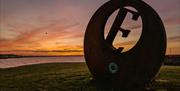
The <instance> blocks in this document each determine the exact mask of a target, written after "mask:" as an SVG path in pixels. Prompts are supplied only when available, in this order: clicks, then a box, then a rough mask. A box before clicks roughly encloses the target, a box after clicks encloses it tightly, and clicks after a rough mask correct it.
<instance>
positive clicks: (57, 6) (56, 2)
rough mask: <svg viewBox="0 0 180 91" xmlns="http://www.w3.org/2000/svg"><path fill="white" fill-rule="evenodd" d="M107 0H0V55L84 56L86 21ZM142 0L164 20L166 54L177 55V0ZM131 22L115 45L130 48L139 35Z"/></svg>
mask: <svg viewBox="0 0 180 91" xmlns="http://www.w3.org/2000/svg"><path fill="white" fill-rule="evenodd" d="M107 1H109V0H0V54H18V55H83V39H84V33H85V30H86V27H87V24H88V22H89V20H90V18H91V17H92V15H93V14H94V13H95V11H96V10H97V9H98V8H99V7H100V6H102V5H103V4H104V3H105V2H107ZM144 1H145V2H146V3H148V4H149V5H150V6H152V7H153V8H154V9H155V10H156V11H157V12H158V14H159V15H160V17H161V18H162V20H163V22H164V25H165V28H166V33H167V38H168V41H167V43H168V45H167V46H168V48H167V52H166V54H180V0H144ZM128 17H130V16H128ZM140 21H141V20H138V21H137V22H140ZM110 23H111V22H110ZM110 23H108V24H107V26H110V25H111V24H110ZM133 24H135V23H133V22H126V23H125V27H126V28H128V29H130V30H134V32H132V34H131V36H130V35H129V36H130V37H129V38H128V39H126V40H123V39H119V41H120V42H119V43H118V42H117V41H116V44H115V45H121V46H126V47H128V48H129V46H131V45H132V44H134V40H133V39H136V38H138V36H139V33H140V32H139V31H137V30H140V29H141V27H137V26H138V25H137V24H140V23H137V24H136V25H133ZM135 30H136V31H135Z"/></svg>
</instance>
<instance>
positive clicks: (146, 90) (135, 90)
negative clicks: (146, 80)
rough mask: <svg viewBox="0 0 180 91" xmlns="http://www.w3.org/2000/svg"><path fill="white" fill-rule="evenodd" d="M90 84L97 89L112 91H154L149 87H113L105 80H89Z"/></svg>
mask: <svg viewBox="0 0 180 91" xmlns="http://www.w3.org/2000/svg"><path fill="white" fill-rule="evenodd" d="M91 83H92V84H94V85H96V86H97V87H101V88H102V89H103V88H104V89H106V88H109V89H111V90H112V91H155V90H154V89H153V88H151V87H150V86H126V87H124V86H118V84H116V86H115V85H113V84H112V83H111V82H109V81H106V80H97V79H94V78H91Z"/></svg>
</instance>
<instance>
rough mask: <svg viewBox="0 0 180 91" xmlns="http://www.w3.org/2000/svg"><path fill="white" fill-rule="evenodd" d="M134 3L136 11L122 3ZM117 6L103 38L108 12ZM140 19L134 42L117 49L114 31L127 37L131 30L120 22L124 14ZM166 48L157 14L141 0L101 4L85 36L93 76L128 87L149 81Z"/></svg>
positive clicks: (162, 28) (158, 65)
mask: <svg viewBox="0 0 180 91" xmlns="http://www.w3.org/2000/svg"><path fill="white" fill-rule="evenodd" d="M126 6H128V7H133V8H135V9H136V10H137V12H135V11H132V10H128V9H126V8H124V7H126ZM117 9H120V10H119V12H118V15H117V16H116V19H115V21H114V23H113V25H112V27H111V29H110V32H109V34H108V36H107V38H104V29H105V25H106V22H107V20H108V18H109V17H110V15H111V14H112V13H113V12H115V11H116V10H117ZM127 12H129V13H131V14H132V15H133V17H132V19H133V20H137V19H138V18H139V17H141V19H142V25H143V26H142V34H141V37H140V39H139V40H138V42H137V43H136V45H135V46H134V47H133V48H132V49H130V50H128V51H126V52H121V51H122V49H123V48H118V49H116V48H115V47H114V46H113V45H112V42H113V40H114V38H115V36H116V34H117V32H118V31H119V32H122V37H128V34H129V33H130V30H126V29H123V28H122V27H121V24H122V23H123V20H124V18H125V16H126V14H127ZM165 51H166V34H165V29H164V26H163V23H162V21H161V19H160V17H159V16H158V14H157V13H156V12H155V11H154V10H153V9H152V8H151V7H150V6H149V5H147V4H146V3H144V2H143V1H141V0H111V1H109V2H107V3H105V4H104V5H103V6H102V7H100V8H99V9H98V10H97V11H96V13H95V14H94V15H93V17H92V18H91V20H90V22H89V24H88V26H87V29H86V32H85V38H84V53H85V60H86V63H87V65H88V67H89V70H90V72H91V73H92V76H93V78H94V79H96V80H106V81H108V82H110V83H112V84H113V85H114V86H116V85H117V86H121V87H130V86H145V85H147V84H149V83H150V82H151V81H152V80H153V78H154V77H155V75H156V74H157V72H158V70H159V69H160V67H161V65H162V63H163V61H164V56H165Z"/></svg>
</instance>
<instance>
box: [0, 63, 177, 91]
mask: <svg viewBox="0 0 180 91" xmlns="http://www.w3.org/2000/svg"><path fill="white" fill-rule="evenodd" d="M152 88H154V89H156V91H180V66H163V67H162V68H161V71H160V73H159V75H158V76H157V78H156V80H155V81H154V82H153V83H152ZM0 91H113V90H112V89H111V87H109V86H103V85H100V84H96V83H92V82H91V75H90V73H89V71H88V68H87V66H86V64H85V63H72V64H68V63H61V64H56V63H54V64H38V65H31V66H23V67H17V68H8V69H0Z"/></svg>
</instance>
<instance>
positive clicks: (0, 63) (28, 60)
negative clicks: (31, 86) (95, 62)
mask: <svg viewBox="0 0 180 91" xmlns="http://www.w3.org/2000/svg"><path fill="white" fill-rule="evenodd" d="M81 62H85V59H84V57H83V56H68V57H24V58H8V59H0V68H12V67H19V66H25V65H33V64H43V63H81Z"/></svg>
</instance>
